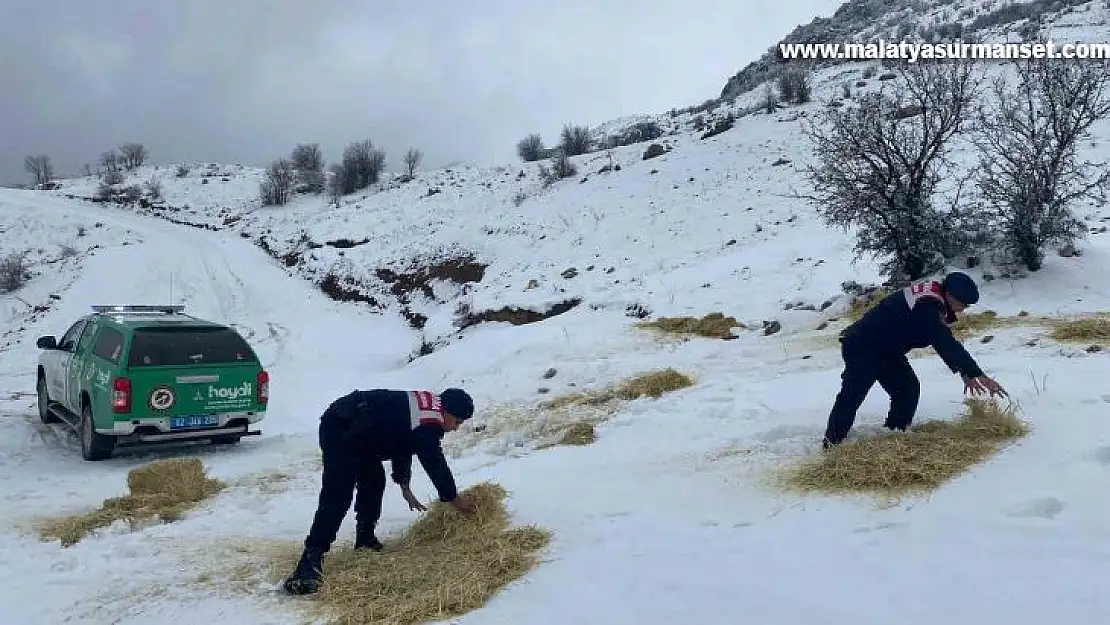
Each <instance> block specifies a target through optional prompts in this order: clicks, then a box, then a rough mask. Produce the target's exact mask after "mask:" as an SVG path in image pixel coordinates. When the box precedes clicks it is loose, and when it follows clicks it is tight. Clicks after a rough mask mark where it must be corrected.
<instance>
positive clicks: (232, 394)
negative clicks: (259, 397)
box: [208, 382, 254, 399]
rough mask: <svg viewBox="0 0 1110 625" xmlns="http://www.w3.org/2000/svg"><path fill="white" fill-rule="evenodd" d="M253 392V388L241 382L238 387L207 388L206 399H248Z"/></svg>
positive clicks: (247, 383)
mask: <svg viewBox="0 0 1110 625" xmlns="http://www.w3.org/2000/svg"><path fill="white" fill-rule="evenodd" d="M253 392H254V386H253V385H252V384H251V383H250V382H243V383H242V384H240V385H239V386H233V387H231V388H227V387H224V388H220V387H216V386H209V387H208V399H239V398H240V397H250V396H251V393H253Z"/></svg>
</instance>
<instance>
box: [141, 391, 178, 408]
mask: <svg viewBox="0 0 1110 625" xmlns="http://www.w3.org/2000/svg"><path fill="white" fill-rule="evenodd" d="M175 399H176V397H174V394H173V389H172V388H170V387H168V386H156V387H154V390H152V391H151V392H150V398H149V399H148V401H147V403H148V404H149V405H150V407H151V408H152V409H154V410H169V409H170V407H171V406H173V403H174V400H175Z"/></svg>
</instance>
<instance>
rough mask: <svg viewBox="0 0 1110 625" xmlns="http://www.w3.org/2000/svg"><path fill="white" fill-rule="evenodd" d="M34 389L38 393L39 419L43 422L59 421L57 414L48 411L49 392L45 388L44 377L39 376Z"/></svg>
mask: <svg viewBox="0 0 1110 625" xmlns="http://www.w3.org/2000/svg"><path fill="white" fill-rule="evenodd" d="M36 390H37V391H38V395H39V421H42V422H43V423H58V422H59V421H61V419H59V418H58V415H56V414H54V413H53V412H50V393H48V392H47V390H46V378H44V377H42V376H39V383H38V387H37V388H36Z"/></svg>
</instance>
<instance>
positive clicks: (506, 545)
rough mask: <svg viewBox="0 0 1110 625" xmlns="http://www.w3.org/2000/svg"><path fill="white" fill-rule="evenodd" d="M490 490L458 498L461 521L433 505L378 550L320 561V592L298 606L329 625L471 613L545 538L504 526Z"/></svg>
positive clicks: (339, 552) (290, 549) (347, 551)
mask: <svg viewBox="0 0 1110 625" xmlns="http://www.w3.org/2000/svg"><path fill="white" fill-rule="evenodd" d="M506 495H507V493H506V492H505V490H504V489H503V488H502V487H501V486H498V485H495V484H490V483H484V484H479V485H476V486H474V487H472V488H469V489H467V490H465V491H463V493H462V494H461V495H460V496H462V497H468V498H470V500H471V501H472V502H474V504H475V507H476V510H477V513H476V514H475V516H474V517H472V518H467V517H463V516H462V515H460V514H458V513H457V512H455V511H454V510H453V509H452V508H450V507H449V506H447V505H445V504H442V503H440V502H435V503H433V504H432V506H431V508H430V509H429V511H428V512H427V513H426V514H425V515H424V516H423V517H422V518H421V519H419V520H418V521H416V523H414V524H413V525H412V526H411V527H410V528H409V530H408V531H407V532H406V533H405V534H404V535H403V536H401V537H400V538H399V539H397V540H395V541H393V540H389V539H385V540H383V543H384V545H385V549H384V551H382V552H378V553H375V552H368V551H354V550H353V548H351V547H346V546H344V547H342V548H338V549H335V548H333V550H332V551H331V552H330V553H329V554H328V555H327V556H325V559H324V564H323V579H322V583H321V586H320V592H319V593H318V594H316V595H315V596H313V597H310V598H308V600H307V601H305V605H307V606H308V610H309V611H311V612H312V613H313V614H314V615H315V616H322V617H323V618H325V619H326V620H327V622H329V623H344V624H346V623H359V624H365V625H378V624H381V625H386V624H388V625H409V624H414V623H424V622H429V621H435V620H441V619H448V618H451V617H455V616H459V615H462V614H466V613H467V612H471V611H473V610H476V609H478V608H480V607H482V606H483V605H485V603H486V602H487V601H489V600H490V599H491V598H492V597H493V596H494V595H495V594H496V593H497V592H499V591H500V590H501V589H503V588H504V587H505V586H507V585H508V584H510V583H512V582H514V581H516V580H518V579H520V578H521V577H523V576H524V575H525V574H526V573H528V571H530V570H531V569H532V568H533V567H534V566H535V565H536V564H537V563H538V560H539V554H540V552H541V551H542V550H543V549H544V548H545V547H546V546H547V544H548V542H549V541H550V534H549V533H548V532H547V531H546V530H543V529H541V528H538V527H534V526H526V527H518V528H510V527H509V513H508V511H507V510H506V508H505V505H504V499H505V497H506ZM300 552H301V544H300V543H293V544H289V545H288V546H287V547H286V549H285V552H284V553H283V554H281V556H279V557H278V558H277V560H276V561H275V562H273V565H274V566H273V568H271V569H270V571H271V573H270V575H271V581H272V582H274V583H277V582H278V581H280V579H282V578H284V577H286V576H288V575H289V574H290V573H291V572H292V571H293V568H294V567H295V566H296V562H297V559H298V558H299V557H300Z"/></svg>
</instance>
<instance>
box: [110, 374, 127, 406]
mask: <svg viewBox="0 0 1110 625" xmlns="http://www.w3.org/2000/svg"><path fill="white" fill-rule="evenodd" d="M112 412H115V413H117V414H125V413H128V412H131V380H130V379H129V378H116V379H115V380H112Z"/></svg>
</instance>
